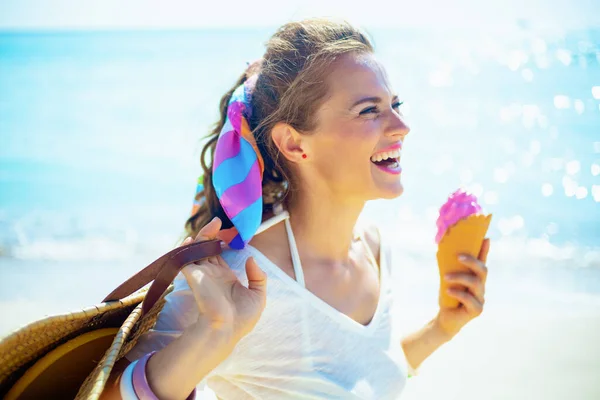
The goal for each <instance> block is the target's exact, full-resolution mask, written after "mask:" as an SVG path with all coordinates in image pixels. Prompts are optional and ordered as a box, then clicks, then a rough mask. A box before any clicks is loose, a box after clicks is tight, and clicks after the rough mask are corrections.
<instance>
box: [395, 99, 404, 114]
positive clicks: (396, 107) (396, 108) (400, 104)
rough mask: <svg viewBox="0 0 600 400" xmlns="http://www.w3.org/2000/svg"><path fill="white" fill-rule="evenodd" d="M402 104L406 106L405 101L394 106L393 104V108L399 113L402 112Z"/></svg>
mask: <svg viewBox="0 0 600 400" xmlns="http://www.w3.org/2000/svg"><path fill="white" fill-rule="evenodd" d="M402 104H404V102H403V101H397V102H395V103H394V104H392V108H393V109H394V110H396V111H397V112H400V107H401V106H402Z"/></svg>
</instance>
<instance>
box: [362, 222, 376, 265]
mask: <svg viewBox="0 0 600 400" xmlns="http://www.w3.org/2000/svg"><path fill="white" fill-rule="evenodd" d="M359 230H360V231H361V234H362V237H363V238H364V240H365V242H366V244H367V246H369V249H370V250H371V252H372V253H373V255H374V256H375V259H376V260H377V264H379V260H381V256H380V253H381V236H380V234H379V228H378V227H377V225H376V224H375V223H373V222H371V221H364V222H362V223H361V224H360V226H359Z"/></svg>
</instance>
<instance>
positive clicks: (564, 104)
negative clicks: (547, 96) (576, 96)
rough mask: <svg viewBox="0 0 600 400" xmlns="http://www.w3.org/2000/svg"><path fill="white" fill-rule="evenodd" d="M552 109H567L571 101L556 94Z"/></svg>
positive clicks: (567, 97)
mask: <svg viewBox="0 0 600 400" xmlns="http://www.w3.org/2000/svg"><path fill="white" fill-rule="evenodd" d="M554 107H556V108H558V109H559V110H564V109H567V108H569V107H571V99H570V98H569V96H565V95H562V94H557V95H556V96H554Z"/></svg>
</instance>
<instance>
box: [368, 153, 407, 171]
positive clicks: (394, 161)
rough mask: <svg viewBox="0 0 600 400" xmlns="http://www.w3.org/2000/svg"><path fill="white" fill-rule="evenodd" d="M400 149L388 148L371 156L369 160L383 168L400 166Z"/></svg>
mask: <svg viewBox="0 0 600 400" xmlns="http://www.w3.org/2000/svg"><path fill="white" fill-rule="evenodd" d="M400 155H401V153H400V150H399V149H396V150H390V151H384V152H381V153H377V154H374V155H372V156H371V162H372V163H373V164H375V165H376V166H378V167H380V168H384V169H390V170H396V169H399V168H400Z"/></svg>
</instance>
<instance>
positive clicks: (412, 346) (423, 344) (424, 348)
mask: <svg viewBox="0 0 600 400" xmlns="http://www.w3.org/2000/svg"><path fill="white" fill-rule="evenodd" d="M451 338H452V337H451V336H449V335H448V334H447V333H446V332H444V331H443V330H442V329H440V327H439V324H438V323H437V318H436V319H433V320H431V321H430V322H429V323H427V324H426V325H425V326H424V327H423V328H421V329H420V330H418V331H416V332H414V333H412V334H410V335H408V336H406V337H405V338H404V339H402V349H403V350H404V354H405V356H406V361H407V362H408V365H410V367H411V368H412V369H413V370H417V369H418V368H419V366H420V365H421V363H423V361H425V359H427V358H428V357H429V356H430V355H431V354H432V353H433V352H434V351H436V350H437V349H438V348H439V347H440V346H441V345H443V344H444V343H446V342H448V341H449V340H450V339H451Z"/></svg>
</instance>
